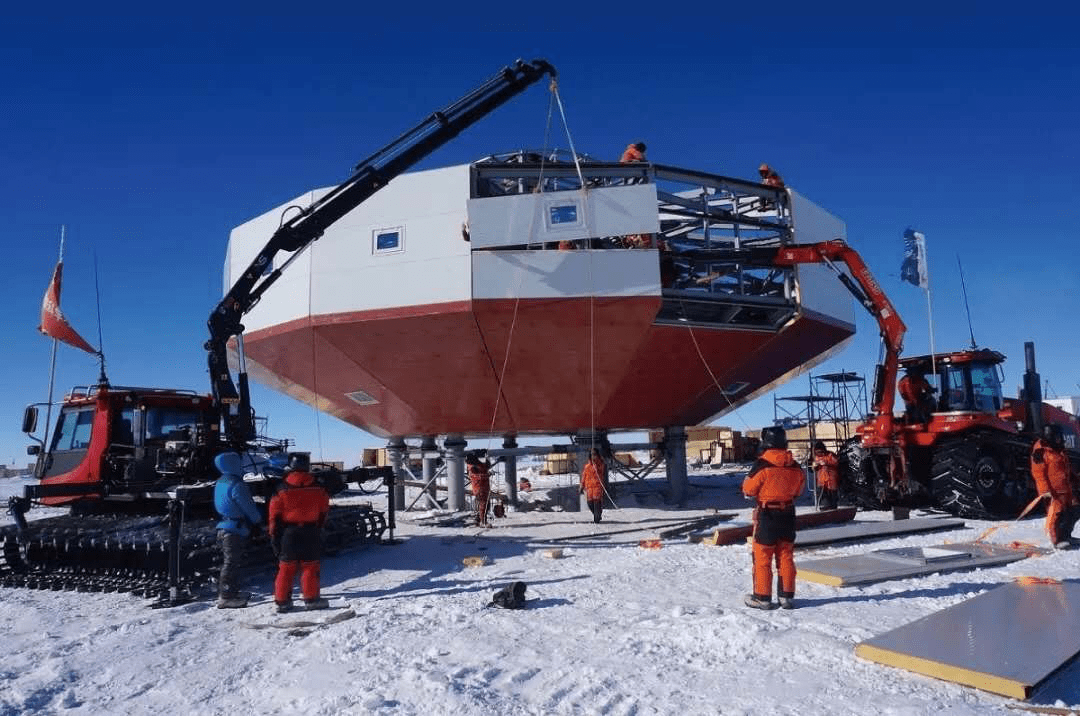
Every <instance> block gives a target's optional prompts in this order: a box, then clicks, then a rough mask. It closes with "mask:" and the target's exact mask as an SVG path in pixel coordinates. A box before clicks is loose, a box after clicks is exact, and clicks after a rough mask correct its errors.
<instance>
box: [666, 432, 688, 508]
mask: <svg viewBox="0 0 1080 716" xmlns="http://www.w3.org/2000/svg"><path fill="white" fill-rule="evenodd" d="M664 461H665V464H666V468H667V479H668V486H669V487H670V488H671V501H672V502H673V503H675V504H677V505H683V504H686V492H687V489H686V488H687V484H688V483H687V478H686V429H685V428H683V427H670V428H664Z"/></svg>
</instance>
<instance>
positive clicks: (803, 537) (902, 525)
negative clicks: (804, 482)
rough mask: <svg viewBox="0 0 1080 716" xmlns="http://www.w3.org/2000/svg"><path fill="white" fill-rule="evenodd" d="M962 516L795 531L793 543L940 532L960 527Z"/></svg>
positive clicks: (822, 542)
mask: <svg viewBox="0 0 1080 716" xmlns="http://www.w3.org/2000/svg"><path fill="white" fill-rule="evenodd" d="M963 526H964V521H963V520H957V519H938V518H925V519H913V520H896V521H894V522H856V523H853V524H850V525H844V526H842V527H822V528H820V529H816V530H806V531H805V532H799V533H797V534H796V535H795V547H796V548H799V547H816V546H818V545H823V544H831V543H833V542H846V541H850V540H862V539H883V538H885V537H895V536H898V535H906V534H914V533H917V532H939V531H942V530H954V529H960V528H961V527H963Z"/></svg>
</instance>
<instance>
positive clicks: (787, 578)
mask: <svg viewBox="0 0 1080 716" xmlns="http://www.w3.org/2000/svg"><path fill="white" fill-rule="evenodd" d="M761 447H762V448H764V452H763V453H762V454H761V457H760V458H758V460H757V462H756V463H754V466H753V467H752V468H751V469H750V473H749V474H748V475H747V476H746V479H745V480H743V484H742V490H743V494H745V495H746V496H747V497H752V498H754V499H755V500H756V501H757V507H756V508H755V509H754V536H753V540H754V542H753V550H754V593H753V594H750V595H748V596H747V597H746V600H745V603H746V606H748V607H752V608H754V609H775V608H776V606H777V604H776V603H775V602H773V601H772V562H773V560H774V559H775V560H776V569H777V572H778V573H779V575H780V585H779V589H778V590H777V591H778V595H777V596H778V598H779V606H780V607H782V608H783V609H793V608H794V607H795V603H794V601H793V600H794V597H795V556H794V552H795V498H796V497H798V496H799V495H801V494H802V491H803V480H804V475H803V471H802V469H801V468H800V467H799V466H798V465H797V464H796V463H795V458H794V457H792V455H791V451H790V450H788V449H787V434H786V433H785V432H784V429H783V428H781V427H771V428H764V429H763V430H762V431H761Z"/></svg>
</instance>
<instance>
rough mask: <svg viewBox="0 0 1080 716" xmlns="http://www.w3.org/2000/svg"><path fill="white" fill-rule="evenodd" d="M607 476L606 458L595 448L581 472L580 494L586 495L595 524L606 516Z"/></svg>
mask: <svg viewBox="0 0 1080 716" xmlns="http://www.w3.org/2000/svg"><path fill="white" fill-rule="evenodd" d="M606 476H607V465H605V464H604V458H602V457H600V451H599V450H597V449H596V448H593V451H592V455H591V456H590V458H589V461H588V462H587V463H585V468H584V469H583V470H582V471H581V489H580V490H578V494H584V495H585V502H586V504H588V505H589V511H590V512H592V516H593V520H592V521H593V522H599V521H600V520H601V519H602V517H603V514H604V478H605V477H606Z"/></svg>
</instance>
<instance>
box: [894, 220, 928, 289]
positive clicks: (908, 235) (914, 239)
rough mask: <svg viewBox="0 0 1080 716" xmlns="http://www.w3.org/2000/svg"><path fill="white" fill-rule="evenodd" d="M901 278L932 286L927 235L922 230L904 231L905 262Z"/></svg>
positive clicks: (917, 284)
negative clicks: (928, 267) (927, 252)
mask: <svg viewBox="0 0 1080 716" xmlns="http://www.w3.org/2000/svg"><path fill="white" fill-rule="evenodd" d="M900 280H902V281H907V282H908V283H910V284H912V285H914V286H918V287H919V288H925V289H928V288H930V279H929V277H928V276H927V273H926V237H925V236H923V233H922V232H921V231H913V230H912V229H908V230H907V231H905V232H904V263H903V264H902V265H901V266H900Z"/></svg>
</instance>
